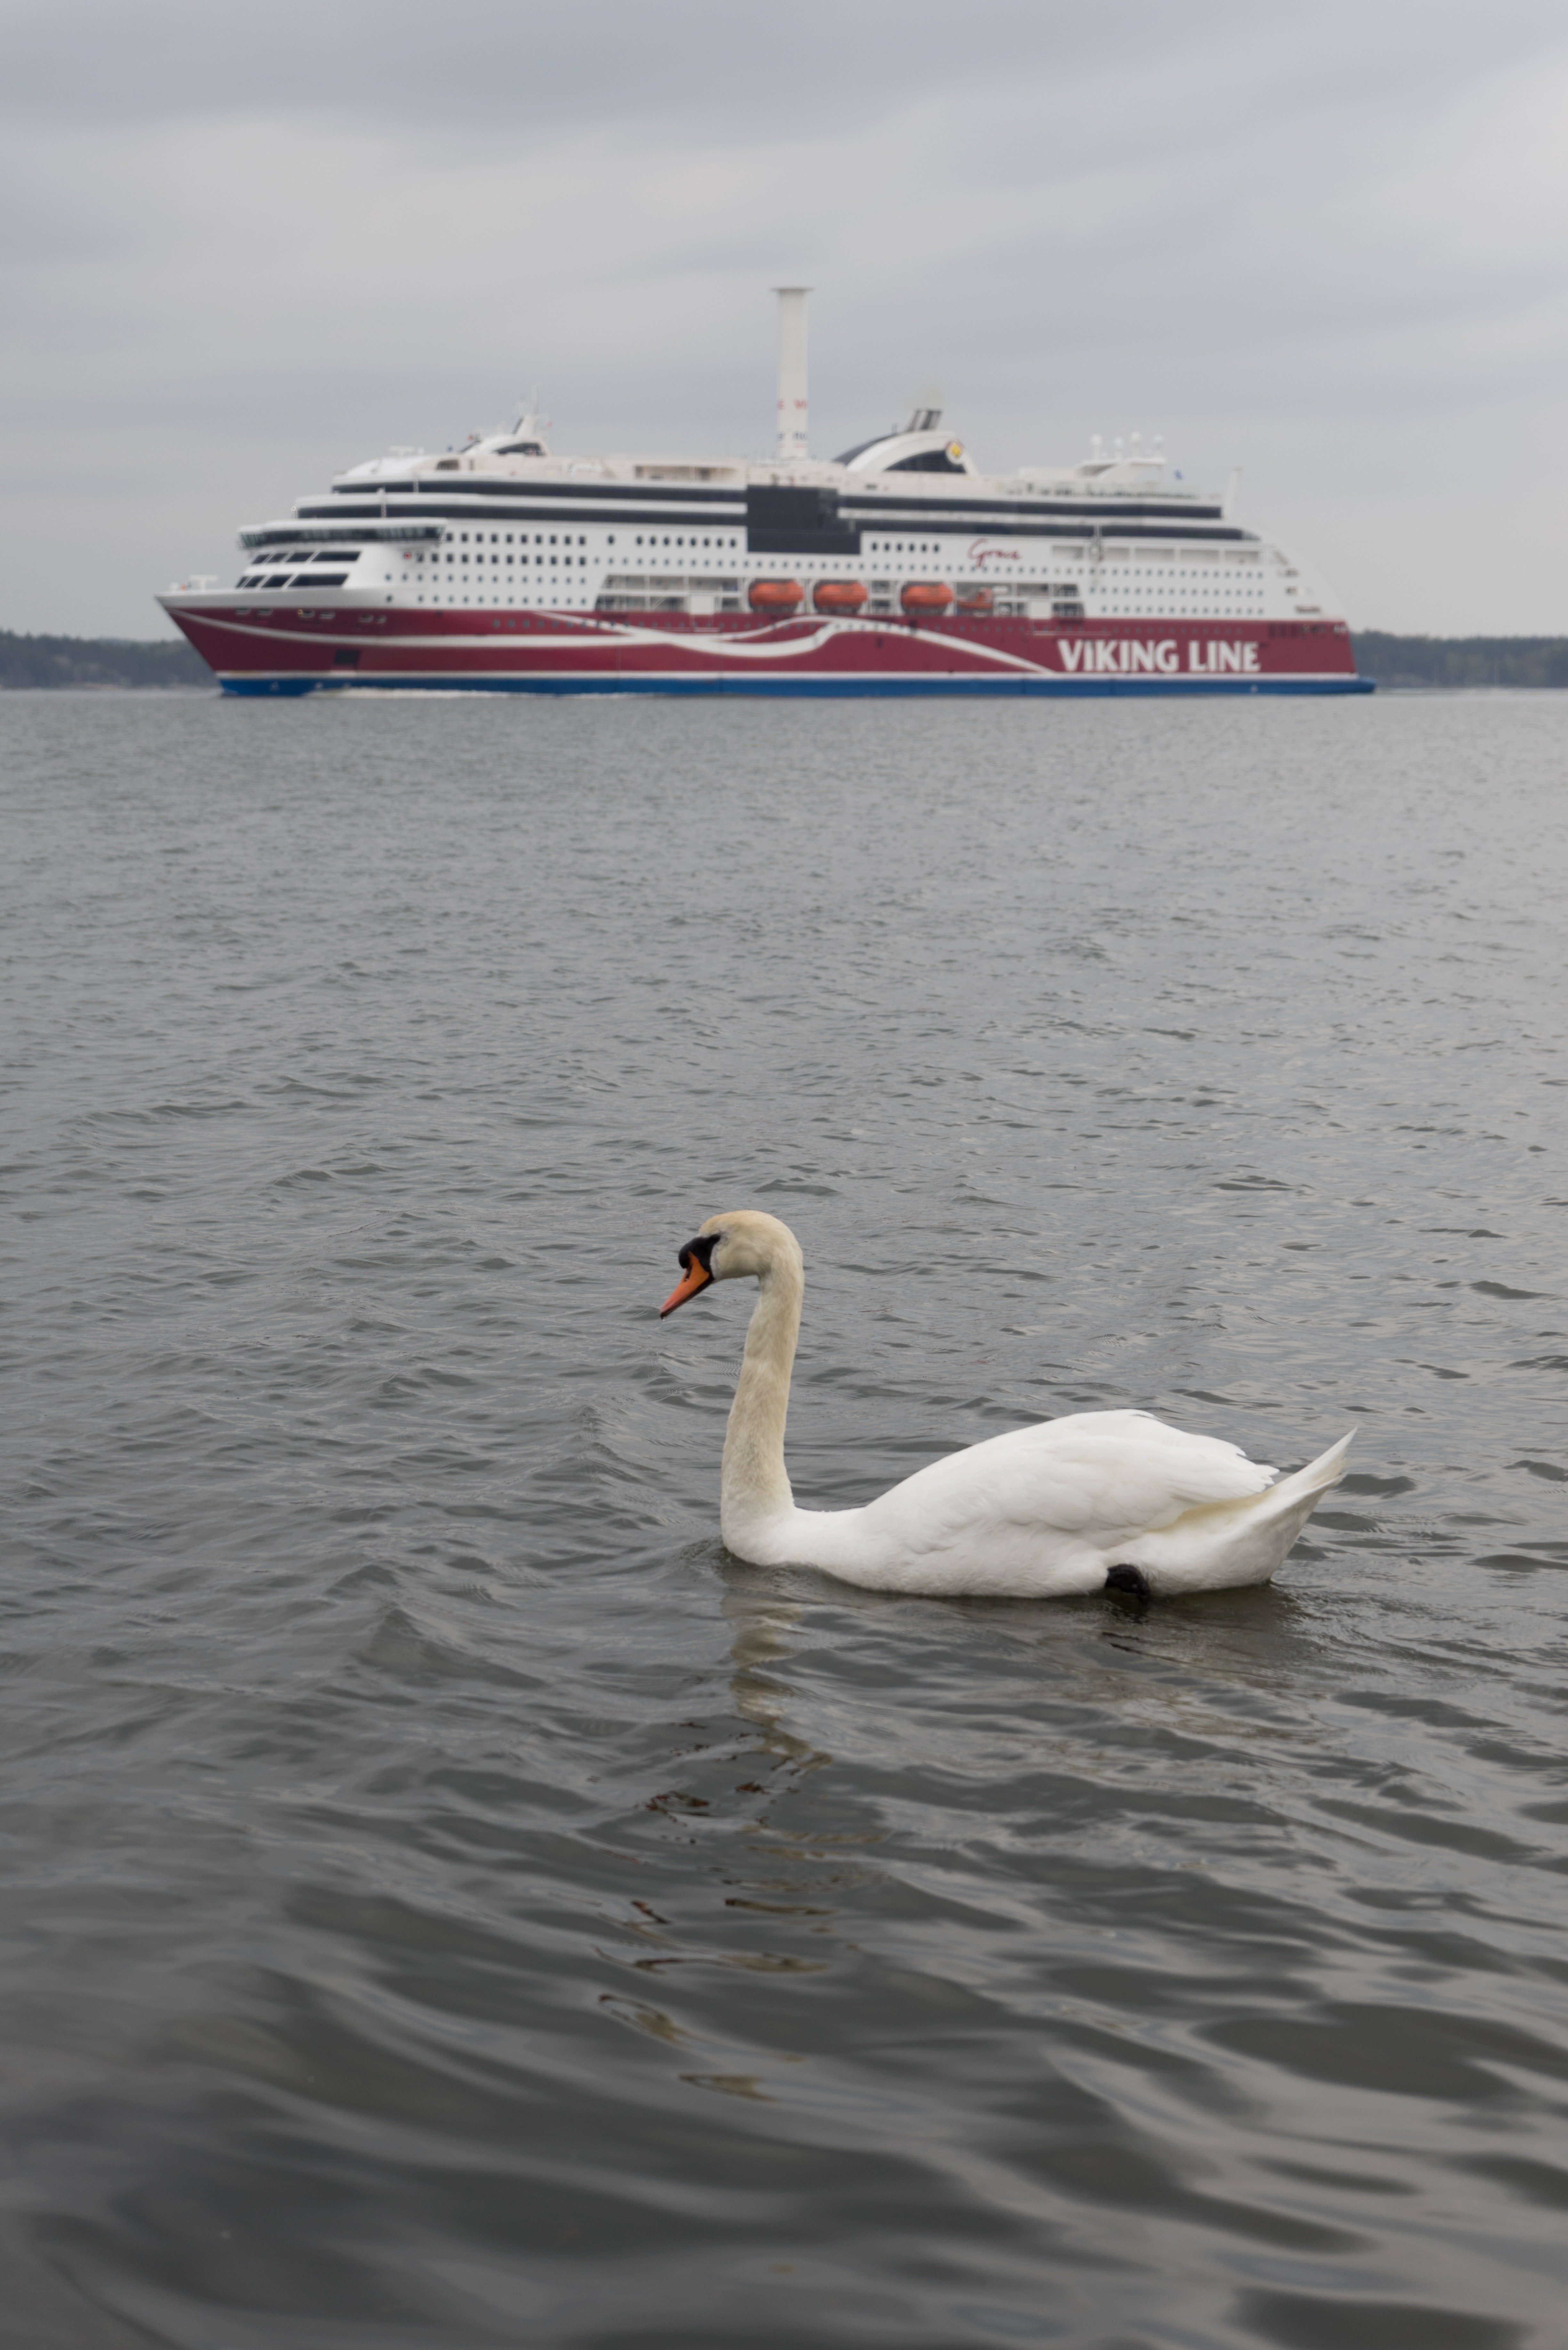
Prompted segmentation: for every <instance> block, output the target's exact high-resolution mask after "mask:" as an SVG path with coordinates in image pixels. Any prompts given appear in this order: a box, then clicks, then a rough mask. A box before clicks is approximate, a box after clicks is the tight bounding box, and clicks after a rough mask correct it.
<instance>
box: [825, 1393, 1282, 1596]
mask: <svg viewBox="0 0 1568 2350" xmlns="http://www.w3.org/2000/svg"><path fill="white" fill-rule="evenodd" d="M1273 1475H1274V1471H1272V1469H1267V1468H1263V1467H1262V1466H1261V1465H1260V1464H1259V1463H1258V1462H1256V1461H1249V1460H1248V1459H1247V1457H1246V1455H1245V1454H1244V1453H1243V1452H1242V1451H1241V1450H1240V1449H1239V1447H1237V1446H1236V1445H1234V1444H1226V1443H1223V1442H1222V1441H1220V1440H1219V1439H1218V1438H1216V1437H1210V1436H1189V1435H1188V1434H1187V1433H1186V1432H1185V1431H1184V1430H1181V1429H1177V1428H1169V1427H1168V1426H1167V1425H1166V1424H1165V1422H1164V1421H1163V1420H1158V1419H1153V1418H1152V1417H1151V1416H1150V1415H1149V1414H1148V1413H1147V1412H1141V1411H1093V1412H1075V1413H1072V1414H1070V1415H1069V1416H1068V1417H1067V1418H1065V1419H1054V1420H1045V1421H1043V1422H1042V1423H1041V1424H1040V1425H1039V1426H1038V1427H1035V1428H1019V1429H1013V1430H1010V1432H1009V1433H1008V1434H1007V1435H1005V1436H993V1437H992V1438H990V1439H988V1440H987V1441H986V1442H984V1443H982V1444H971V1446H970V1447H969V1448H968V1449H967V1451H962V1452H951V1453H949V1454H948V1455H947V1457H946V1459H945V1460H941V1461H932V1462H931V1463H930V1464H929V1467H928V1468H925V1469H920V1470H917V1471H916V1472H915V1474H914V1476H912V1477H907V1478H906V1479H905V1480H904V1482H903V1483H902V1484H900V1485H895V1486H894V1487H893V1489H892V1491H891V1492H887V1493H884V1494H883V1495H882V1496H881V1498H880V1500H878V1501H876V1502H872V1503H869V1504H868V1506H867V1508H866V1509H864V1510H861V1511H857V1512H856V1513H854V1514H855V1516H856V1518H857V1520H858V1521H859V1534H858V1543H864V1544H872V1543H876V1544H877V1545H878V1546H880V1545H881V1544H890V1545H893V1546H895V1547H896V1549H897V1551H898V1553H899V1554H901V1555H902V1556H903V1557H904V1558H905V1559H906V1560H907V1561H909V1562H911V1563H912V1562H914V1561H915V1560H919V1561H921V1562H923V1563H924V1564H925V1565H927V1566H928V1567H929V1568H931V1569H935V1568H936V1566H937V1565H938V1564H939V1562H941V1563H944V1564H945V1565H947V1566H950V1567H955V1568H956V1567H958V1566H959V1565H961V1563H963V1562H966V1561H968V1562H972V1564H973V1568H974V1580H973V1587H974V1588H976V1589H981V1588H984V1587H987V1586H990V1587H996V1588H1000V1587H1002V1583H1003V1582H1006V1583H1009V1584H1012V1582H1013V1578H1015V1577H1016V1575H1018V1574H1019V1573H1020V1572H1023V1571H1028V1572H1030V1573H1031V1575H1032V1576H1033V1575H1035V1574H1037V1575H1039V1576H1040V1578H1041V1583H1040V1587H1041V1588H1042V1589H1048V1588H1054V1589H1065V1588H1071V1587H1078V1586H1082V1587H1085V1588H1086V1587H1092V1581H1093V1580H1100V1579H1103V1575H1104V1561H1105V1558H1106V1555H1107V1554H1109V1553H1111V1552H1113V1551H1116V1550H1117V1549H1119V1548H1120V1547H1121V1546H1122V1545H1123V1544H1127V1543H1128V1542H1130V1541H1132V1540H1133V1539H1134V1537H1135V1536H1136V1535H1137V1534H1142V1533H1146V1532H1152V1531H1153V1530H1155V1529H1157V1528H1158V1527H1161V1526H1168V1525H1170V1524H1172V1523H1174V1522H1175V1521H1176V1519H1178V1518H1179V1517H1180V1515H1181V1514H1182V1513H1183V1512H1184V1511H1186V1510H1189V1509H1192V1508H1193V1507H1195V1506H1196V1505H1197V1504H1199V1503H1205V1502H1228V1501H1233V1500H1237V1499H1239V1498H1240V1497H1241V1496H1242V1495H1243V1494H1248V1493H1258V1492H1262V1491H1263V1489H1264V1488H1265V1487H1266V1486H1267V1485H1268V1484H1270V1483H1271V1482H1272V1478H1273ZM846 1532H847V1529H846ZM996 1578H1002V1580H1001V1581H999V1580H996ZM1086 1578H1088V1579H1089V1580H1085V1579H1086ZM1014 1587H1015V1585H1014Z"/></svg>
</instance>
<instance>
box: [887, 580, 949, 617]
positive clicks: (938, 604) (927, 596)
mask: <svg viewBox="0 0 1568 2350" xmlns="http://www.w3.org/2000/svg"><path fill="white" fill-rule="evenodd" d="M952 600H953V591H952V589H951V588H950V587H948V586H947V585H946V583H945V582H944V581H942V580H940V579H911V580H910V582H909V586H908V587H906V588H905V590H904V592H903V594H902V595H901V596H900V597H899V598H898V601H899V602H900V604H902V606H903V607H904V609H905V611H906V612H911V613H919V612H945V611H946V610H947V608H948V606H949V605H950V603H951V602H952Z"/></svg>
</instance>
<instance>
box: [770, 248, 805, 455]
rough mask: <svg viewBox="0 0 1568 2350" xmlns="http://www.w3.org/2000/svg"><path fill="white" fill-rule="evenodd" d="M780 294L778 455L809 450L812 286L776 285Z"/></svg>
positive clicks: (802, 453) (776, 291) (777, 293)
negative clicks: (808, 313)
mask: <svg viewBox="0 0 1568 2350" xmlns="http://www.w3.org/2000/svg"><path fill="white" fill-rule="evenodd" d="M810 292H811V288H810V286H774V293H775V294H776V295H777V296H778V297H779V456H780V457H781V459H782V460H783V461H784V463H785V464H789V463H792V462H793V461H794V459H796V458H799V457H804V456H805V454H806V445H805V297H806V296H807V295H808V294H809V293H810Z"/></svg>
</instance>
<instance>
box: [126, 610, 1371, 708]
mask: <svg viewBox="0 0 1568 2350" xmlns="http://www.w3.org/2000/svg"><path fill="white" fill-rule="evenodd" d="M161 600H162V602H163V605H164V608H165V609H166V610H167V611H168V613H169V615H170V617H171V619H173V620H174V621H175V622H176V624H177V625H178V626H179V627H180V628H181V629H182V630H183V631H184V633H185V635H186V636H187V637H188V638H189V639H190V640H191V642H192V645H193V646H194V647H195V649H196V650H197V651H198V652H199V653H200V654H201V655H202V659H203V660H205V661H206V662H207V663H208V665H209V667H210V668H211V669H212V670H213V673H214V675H215V677H216V679H217V681H218V682H219V683H220V684H221V685H222V686H223V690H224V691H226V692H229V693H234V694H240V695H253V696H254V695H264V696H268V697H271V696H276V695H287V694H301V693H314V692H322V691H327V692H345V691H380V692H387V691H404V692H406V691H416V692H417V691H426V692H441V693H452V692H472V693H556V694H562V693H674V694H709V695H713V694H726V695H727V694H737V693H739V694H767V695H775V696H776V695H790V694H794V695H807V696H823V695H833V696H845V697H847V696H865V695H891V694H897V695H911V694H922V695H954V694H961V695H982V696H996V695H1002V696H1008V695H1018V694H1024V695H1052V696H1057V697H1066V698H1071V697H1075V696H1077V697H1082V696H1089V697H1095V698H1098V697H1103V696H1106V695H1123V696H1125V695H1127V694H1147V693H1159V694H1171V693H1177V694H1192V693H1201V694H1212V693H1313V694H1320V693H1366V692H1370V691H1372V683H1371V681H1370V680H1369V679H1366V678H1362V677H1359V676H1357V675H1356V673H1355V659H1354V655H1353V653H1352V650H1351V645H1350V639H1349V635H1348V633H1347V631H1346V629H1345V626H1344V624H1343V623H1341V622H1334V621H1326V622H1315V623H1314V622H1310V621H1281V620H1272V621H1271V620H1263V621H1254V622H1231V623H1228V622H1225V621H1216V622H1210V623H1205V622H1202V621H1189V620H1181V621H1167V620H1162V619H1148V620H1145V619H1094V620H1084V621H1076V622H1067V621H1054V620H1051V621H1039V620H1024V619H937V620H921V621H912V620H901V619H822V618H816V617H813V618H800V619H789V620H784V621H776V622H773V623H759V622H758V621H757V619H755V618H754V617H753V616H750V615H745V616H738V617H734V618H732V617H730V616H725V617H723V618H717V617H712V618H710V617H705V616H698V615H681V616H679V617H676V618H672V619H670V620H668V621H666V622H663V623H662V624H660V623H659V621H657V620H655V619H652V618H651V616H650V617H649V618H648V619H643V618H641V617H639V619H637V620H636V621H628V620H621V619H618V618H617V619H612V618H609V617H607V616H605V615H603V614H599V613H593V612H570V611H554V612H541V611H538V610H533V609H520V610H517V611H512V612H495V611H487V612H484V613H483V614H479V613H474V614H469V613H462V612H450V611H449V612H431V611H421V610H418V609H411V608H409V607H407V606H397V605H390V606H388V605H383V606H382V607H381V608H379V609H377V608H367V607H365V606H361V605H358V604H347V603H346V604H345V605H343V606H342V607H336V608H329V609H323V608H319V607H317V608H287V609H285V608H278V607H273V608H257V607H256V606H255V605H254V604H252V603H249V602H248V600H246V599H242V598H240V597H239V596H235V595H229V596H198V595H176V596H169V597H166V598H162V599H161Z"/></svg>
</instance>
